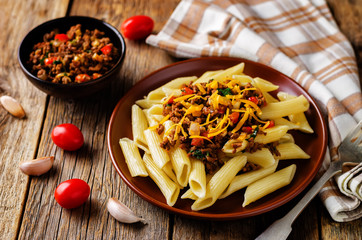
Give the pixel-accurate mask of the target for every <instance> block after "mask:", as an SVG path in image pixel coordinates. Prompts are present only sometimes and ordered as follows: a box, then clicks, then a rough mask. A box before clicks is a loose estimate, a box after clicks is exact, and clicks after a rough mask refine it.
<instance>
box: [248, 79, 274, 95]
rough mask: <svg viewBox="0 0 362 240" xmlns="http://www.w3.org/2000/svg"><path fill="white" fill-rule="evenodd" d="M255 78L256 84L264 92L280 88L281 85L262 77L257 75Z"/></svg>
mask: <svg viewBox="0 0 362 240" xmlns="http://www.w3.org/2000/svg"><path fill="white" fill-rule="evenodd" d="M253 80H254V83H255V86H256V87H257V88H259V89H260V90H261V91H263V92H271V91H275V90H277V89H278V88H279V86H277V85H275V84H273V83H271V82H269V81H267V80H264V79H262V78H260V77H256V78H254V79H253Z"/></svg>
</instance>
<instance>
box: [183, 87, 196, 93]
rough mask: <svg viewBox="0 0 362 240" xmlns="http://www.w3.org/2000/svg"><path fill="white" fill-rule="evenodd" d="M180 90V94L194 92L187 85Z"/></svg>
mask: <svg viewBox="0 0 362 240" xmlns="http://www.w3.org/2000/svg"><path fill="white" fill-rule="evenodd" d="M181 92H182V95H189V94H193V93H194V91H193V90H192V89H191V88H189V87H184V88H182V90H181Z"/></svg>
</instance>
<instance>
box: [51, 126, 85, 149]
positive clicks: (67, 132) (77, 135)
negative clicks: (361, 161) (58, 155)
mask: <svg viewBox="0 0 362 240" xmlns="http://www.w3.org/2000/svg"><path fill="white" fill-rule="evenodd" d="M51 137H52V140H53V142H54V143H55V145H57V146H58V147H60V148H62V149H64V150H67V151H75V150H77V149H79V148H80V147H81V146H83V143H84V138H83V134H82V132H81V131H80V130H79V128H77V126H75V125H73V124H71V123H64V124H60V125H58V126H55V127H54V128H53V131H52V135H51Z"/></svg>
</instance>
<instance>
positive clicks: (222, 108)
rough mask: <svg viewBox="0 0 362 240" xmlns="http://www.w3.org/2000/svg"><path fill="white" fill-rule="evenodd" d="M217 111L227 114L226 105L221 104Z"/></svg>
mask: <svg viewBox="0 0 362 240" xmlns="http://www.w3.org/2000/svg"><path fill="white" fill-rule="evenodd" d="M217 112H218V113H221V114H225V112H226V106H224V105H220V106H219V108H218V109H217Z"/></svg>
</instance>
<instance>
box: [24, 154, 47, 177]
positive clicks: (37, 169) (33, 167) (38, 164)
mask: <svg viewBox="0 0 362 240" xmlns="http://www.w3.org/2000/svg"><path fill="white" fill-rule="evenodd" d="M53 163H54V157H53V156H50V157H41V158H37V159H33V160H27V161H23V162H21V163H20V164H19V167H20V170H21V171H23V173H25V174H27V175H33V176H39V175H42V174H44V173H46V172H48V171H49V170H50V169H51V168H52V166H53Z"/></svg>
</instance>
